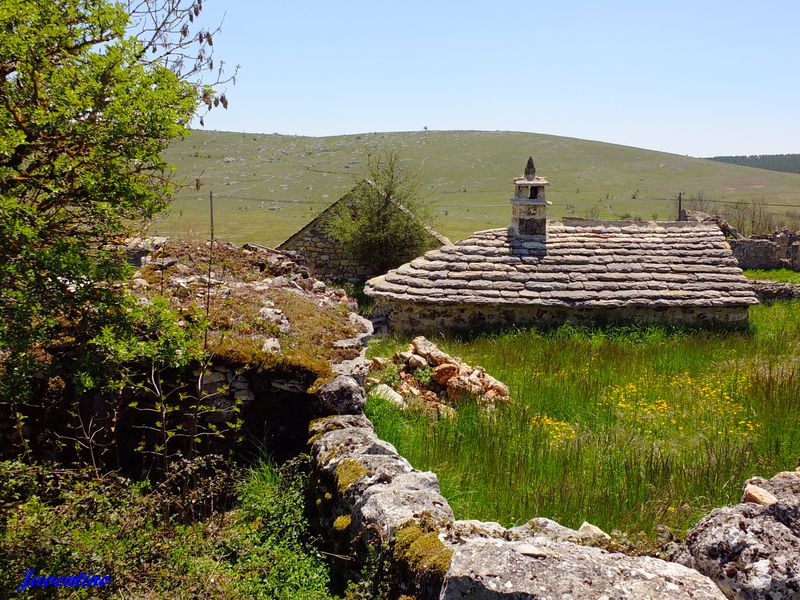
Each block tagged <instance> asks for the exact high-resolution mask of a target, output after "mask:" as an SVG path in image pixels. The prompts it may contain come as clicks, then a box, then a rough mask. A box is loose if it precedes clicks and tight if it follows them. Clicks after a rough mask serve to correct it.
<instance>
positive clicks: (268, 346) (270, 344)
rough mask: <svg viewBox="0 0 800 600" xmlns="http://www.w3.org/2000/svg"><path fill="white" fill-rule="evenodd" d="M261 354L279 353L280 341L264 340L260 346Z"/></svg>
mask: <svg viewBox="0 0 800 600" xmlns="http://www.w3.org/2000/svg"><path fill="white" fill-rule="evenodd" d="M261 351H262V352H276V353H278V352H280V351H281V341H280V340H279V339H278V338H274V337H273V338H267V339H265V340H264V343H263V344H262V345H261Z"/></svg>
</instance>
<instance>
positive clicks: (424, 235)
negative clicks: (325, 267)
mask: <svg viewBox="0 0 800 600" xmlns="http://www.w3.org/2000/svg"><path fill="white" fill-rule="evenodd" d="M429 221H430V210H429V209H428V207H427V206H426V205H425V204H424V203H423V202H422V200H421V197H420V182H419V176H418V174H417V173H416V172H415V171H413V170H411V169H409V168H407V167H405V166H403V165H402V164H401V161H400V158H399V156H398V154H397V153H396V152H394V151H391V150H388V151H386V152H384V153H382V154H375V155H370V156H369V158H368V160H367V168H366V172H365V173H364V175H363V177H361V178H360V179H359V180H358V181H357V182H356V185H355V187H354V188H353V189H352V190H351V191H350V193H349V194H348V196H347V197H346V202H342V203H341V205H340V207H339V210H338V211H337V212H336V213H335V214H334V216H333V218H332V219H331V225H330V227H331V233H332V234H333V236H334V238H335V239H336V240H337V241H338V242H339V243H340V244H341V246H342V250H343V252H344V253H345V254H346V255H348V256H349V257H352V258H353V259H354V260H355V261H357V262H359V263H360V264H364V265H369V266H371V267H375V270H376V271H379V272H385V271H387V270H389V269H391V268H394V267H397V266H398V265H401V264H402V263H404V262H406V261H409V260H411V259H413V258H415V257H417V256H419V255H420V254H422V253H423V252H424V251H425V250H426V249H427V245H428V244H429V243H430V234H429V233H428V232H427V230H426V223H427V222H429Z"/></svg>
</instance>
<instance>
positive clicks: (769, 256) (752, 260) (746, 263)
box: [728, 238, 787, 269]
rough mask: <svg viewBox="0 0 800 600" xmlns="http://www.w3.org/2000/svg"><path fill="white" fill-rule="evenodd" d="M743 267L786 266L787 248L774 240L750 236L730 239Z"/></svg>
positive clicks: (737, 258)
mask: <svg viewBox="0 0 800 600" xmlns="http://www.w3.org/2000/svg"><path fill="white" fill-rule="evenodd" d="M728 243H729V244H730V246H731V250H732V251H733V255H734V256H735V257H736V260H737V262H738V263H739V267H740V268H742V269H779V268H781V267H785V266H787V265H786V261H785V260H784V259H785V249H783V248H781V245H780V244H778V243H777V242H774V241H772V240H766V239H757V238H748V239H741V240H728Z"/></svg>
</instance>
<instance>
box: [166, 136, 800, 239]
mask: <svg viewBox="0 0 800 600" xmlns="http://www.w3.org/2000/svg"><path fill="white" fill-rule="evenodd" d="M384 148H391V149H393V150H395V151H397V152H398V153H399V154H400V157H401V158H402V159H403V160H404V161H405V162H406V164H408V165H410V166H413V167H415V168H417V169H418V170H419V173H420V179H421V182H422V190H421V192H422V195H423V198H424V199H425V200H426V201H427V202H429V203H430V205H431V207H432V209H433V211H432V212H433V213H434V223H433V225H434V227H435V228H436V229H437V230H438V231H440V232H441V233H443V234H444V235H446V236H448V237H449V238H450V239H451V240H454V241H455V240H458V239H462V238H464V237H466V236H468V235H470V234H471V233H472V232H474V231H478V230H481V229H489V228H492V227H502V226H504V225H507V224H508V222H509V218H510V210H511V209H510V198H511V195H512V186H511V180H512V178H513V177H516V176H518V175H519V174H520V173H521V172H522V170H523V168H524V166H525V161H526V160H527V158H528V155H531V154H532V155H533V157H534V159H535V160H536V165H537V168H538V171H539V174H540V175H543V176H545V177H548V178H549V180H550V183H551V188H550V189H549V190H548V198H549V199H550V200H551V201H552V202H553V205H552V206H551V207H550V208H549V209H548V211H549V214H551V215H552V216H554V217H563V216H577V217H591V218H600V219H618V218H623V217H624V218H640V219H644V220H650V219H674V218H675V217H676V215H677V206H676V201H675V199H676V197H677V195H678V193H679V192H682V193H683V194H684V198H689V197H695V198H700V197H702V198H703V205H704V206H705V207H706V208H709V209H713V208H714V207H718V206H723V204H724V203H725V202H749V201H751V200H754V199H756V200H757V199H766V201H767V202H769V203H770V204H775V205H786V206H789V207H792V206H794V207H798V206H800V174H796V173H778V172H775V171H767V170H763V169H755V168H751V167H744V166H737V165H730V164H725V163H720V162H715V161H712V160H707V159H700V158H690V157H688V156H680V155H676V154H668V153H665V152H656V151H653V150H644V149H641V148H631V147H627V146H619V145H616V144H607V143H602V142H595V141H589V140H580V139H575V138H566V137H559V136H551V135H542V134H535V133H520V132H508V131H497V132H490V131H416V132H401V133H365V134H360V135H346V136H334V137H321V138H315V137H301V136H290V135H277V134H274V135H267V134H251V133H234V132H219V131H193V132H192V133H191V134H190V135H189V136H188V137H187V138H186V139H184V140H182V141H178V142H175V143H173V144H172V146H170V148H169V149H168V151H167V152H166V154H165V158H166V160H167V161H168V162H170V163H171V164H173V165H175V176H176V179H177V181H178V182H182V183H183V184H184V186H183V187H181V188H180V189H178V190H177V193H176V194H175V198H174V202H173V204H172V209H171V211H170V212H169V213H168V214H167V215H165V216H162V217H159V220H158V221H156V222H155V223H154V224H153V227H152V228H151V231H152V232H154V233H159V234H165V235H171V236H176V235H180V236H200V237H204V238H205V237H207V235H208V226H209V225H208V223H209V210H208V205H209V203H208V199H209V192H213V193H214V212H215V221H216V230H217V236H218V237H219V238H220V239H224V240H226V241H231V242H239V243H243V242H256V243H261V244H266V245H269V246H274V245H277V244H279V243H280V242H281V241H283V240H285V239H286V238H288V237H289V236H290V235H292V234H293V233H295V232H296V231H297V230H299V229H300V228H301V227H302V226H303V225H305V224H306V223H307V222H308V221H310V220H311V219H312V218H314V217H315V216H316V215H317V214H319V213H320V212H322V211H323V210H324V209H325V208H326V207H328V206H329V205H330V204H331V203H333V202H334V201H335V200H337V199H338V198H340V197H341V196H342V195H344V194H345V192H347V191H348V190H349V189H350V188H351V187H352V185H353V183H354V181H355V178H356V177H357V176H360V175H362V174H363V172H364V167H365V165H366V157H367V155H368V154H369V153H370V152H375V151H379V150H381V149H384ZM196 180H197V182H198V183H199V184H200V188H199V190H198V189H196V188H195V182H196ZM771 210H774V211H775V212H782V211H786V210H790V208H789V209H787V208H783V207H781V206H776V207H771Z"/></svg>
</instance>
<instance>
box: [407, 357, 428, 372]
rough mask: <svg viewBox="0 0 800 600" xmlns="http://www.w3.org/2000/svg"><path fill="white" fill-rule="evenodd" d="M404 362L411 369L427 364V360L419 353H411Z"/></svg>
mask: <svg viewBox="0 0 800 600" xmlns="http://www.w3.org/2000/svg"><path fill="white" fill-rule="evenodd" d="M406 364H407V365H408V366H409V367H410V368H412V369H424V368H425V367H427V366H428V361H426V360H425V359H424V358H422V357H421V356H420V355H419V354H412V355H411V356H410V357H409V359H408V362H407V363H406Z"/></svg>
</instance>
